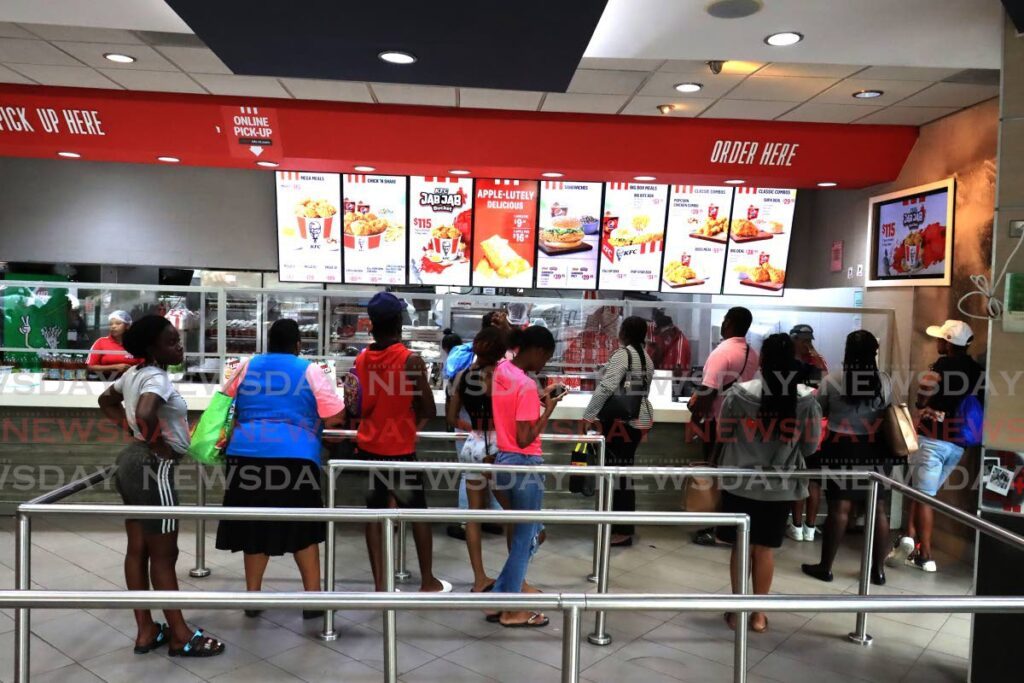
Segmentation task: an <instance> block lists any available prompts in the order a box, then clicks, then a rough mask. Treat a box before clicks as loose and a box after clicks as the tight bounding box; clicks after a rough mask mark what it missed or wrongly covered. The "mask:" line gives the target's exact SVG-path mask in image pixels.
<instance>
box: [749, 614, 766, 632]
mask: <svg viewBox="0 0 1024 683" xmlns="http://www.w3.org/2000/svg"><path fill="white" fill-rule="evenodd" d="M750 630H751V631H753V632H754V633H768V617H765V618H764V626H762V627H761V628H754V620H753V619H751V620H750Z"/></svg>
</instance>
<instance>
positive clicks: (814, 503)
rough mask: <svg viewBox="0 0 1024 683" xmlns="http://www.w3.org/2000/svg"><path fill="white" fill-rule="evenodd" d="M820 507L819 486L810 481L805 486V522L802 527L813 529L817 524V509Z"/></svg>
mask: <svg viewBox="0 0 1024 683" xmlns="http://www.w3.org/2000/svg"><path fill="white" fill-rule="evenodd" d="M820 507H821V484H819V483H818V482H816V481H811V482H809V483H808V486H807V506H806V508H807V509H806V514H807V521H805V522H804V526H807V527H810V528H812V529H813V528H814V527H815V526H817V524H818V508H820Z"/></svg>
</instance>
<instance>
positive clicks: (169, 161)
mask: <svg viewBox="0 0 1024 683" xmlns="http://www.w3.org/2000/svg"><path fill="white" fill-rule="evenodd" d="M156 160H157V161H162V162H164V163H165V164H176V163H178V162H179V161H181V159H179V158H178V157H157V158H156Z"/></svg>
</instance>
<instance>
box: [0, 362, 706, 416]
mask: <svg viewBox="0 0 1024 683" xmlns="http://www.w3.org/2000/svg"><path fill="white" fill-rule="evenodd" d="M108 385H109V382H83V381H51V380H44V379H42V377H41V375H39V374H34V373H13V374H5V375H0V407H10V408H79V409H82V408H85V409H89V408H96V407H97V404H96V399H97V398H99V396H100V394H102V393H103V391H104V390H105V389H106V388H107V386H108ZM175 387H176V388H177V389H178V392H179V393H180V394H181V396H182V398H184V399H185V402H186V403H188V409H189V410H205V409H206V406H207V405H209V402H210V397H211V396H213V394H214V393H215V392H216V391H217V390H219V389H220V385H219V384H192V383H187V382H178V383H175ZM659 388H662V389H664V390H665V391H664V392H662V391H659ZM668 391H669V386H668V384H667V383H655V385H654V386H653V387H652V391H651V406H652V407H653V408H654V421H655V423H659V422H675V423H685V422H689V421H690V411H689V410H688V409H687V408H686V404H685V403H680V402H678V401H673V400H672V397H671V395H670V394H668ZM589 401H590V393H589V392H572V393H570V394H569V395H568V396H566V397H565V398H564V399H562V402H561V403H560V404H559V405H558V407H557V408H556V409H555V412H554V414H553V415H552V419H555V420H579V419H582V417H583V411H584V410H586V407H587V403H589ZM434 402H435V403H436V404H437V411H438V415H444V392H442V391H440V390H436V391H434Z"/></svg>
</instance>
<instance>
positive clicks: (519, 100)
mask: <svg viewBox="0 0 1024 683" xmlns="http://www.w3.org/2000/svg"><path fill="white" fill-rule="evenodd" d="M543 95H544V93H540V92H532V91H528V90H486V89H482V88H459V106H460V107H467V108H471V109H518V110H522V111H537V107H538V106H539V105H540V98H541V97H542V96H543Z"/></svg>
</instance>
